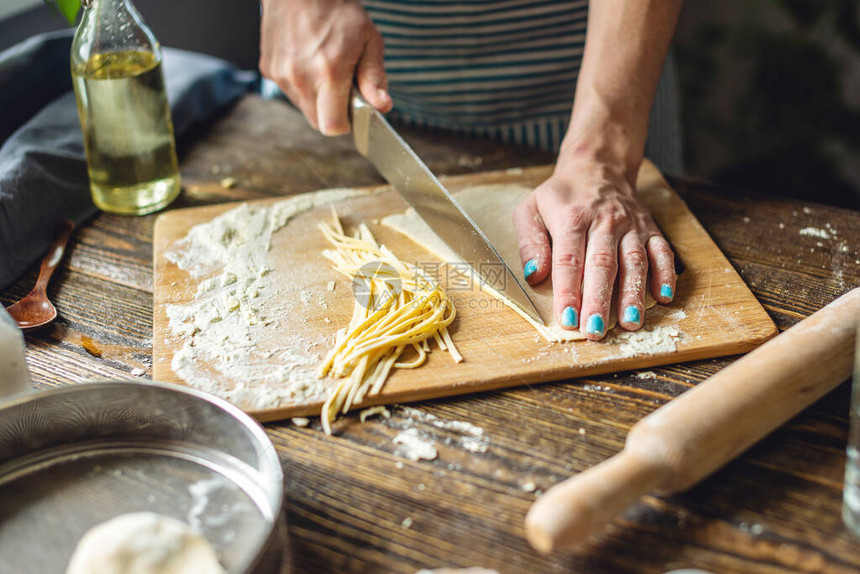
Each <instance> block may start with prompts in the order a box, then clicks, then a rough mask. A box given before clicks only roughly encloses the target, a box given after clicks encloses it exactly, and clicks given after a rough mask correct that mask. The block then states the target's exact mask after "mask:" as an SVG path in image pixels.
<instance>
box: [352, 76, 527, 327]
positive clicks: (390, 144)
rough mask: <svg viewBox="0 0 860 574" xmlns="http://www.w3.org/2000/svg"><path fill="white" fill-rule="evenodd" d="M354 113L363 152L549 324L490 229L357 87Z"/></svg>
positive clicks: (491, 281)
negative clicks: (491, 238) (488, 233)
mask: <svg viewBox="0 0 860 574" xmlns="http://www.w3.org/2000/svg"><path fill="white" fill-rule="evenodd" d="M350 113H351V117H352V133H353V138H354V139H355V147H356V148H357V149H358V151H359V153H360V154H361V155H363V156H365V157H366V158H367V159H369V160H370V162H371V163H372V164H373V165H374V166H375V167H376V169H377V170H378V171H379V173H380V174H382V176H383V177H384V178H385V179H386V180H387V181H388V183H390V184H391V185H392V186H394V188H395V189H396V190H397V191H398V192H400V195H401V196H403V199H405V200H406V203H408V204H409V205H410V206H411V207H412V209H414V210H415V212H416V213H418V215H419V216H420V217H421V219H423V220H424V222H425V223H427V225H428V226H429V227H430V229H432V230H433V231H434V232H435V233H436V235H438V236H439V238H440V239H441V240H442V241H444V242H445V244H446V245H447V246H448V247H449V248H450V249H452V250H453V251H454V252H455V253H457V254H458V255H459V256H460V257H461V258H462V259H463V261H465V262H467V263H468V264H469V265H471V267H472V269H474V270H475V272H476V273H477V274H478V275H479V276H480V277H481V279H483V280H484V281H485V282H486V283H487V284H488V285H489V286H490V287H492V288H493V289H495V290H496V291H499V292H501V293H502V294H503V295H504V296H505V297H507V298H508V299H509V300H510V301H511V302H513V303H514V304H515V305H516V306H517V307H519V308H520V309H521V310H522V311H523V312H524V313H526V314H527V315H528V316H529V317H531V318H532V319H534V320H536V321H538V322H539V323H541V324H544V320H543V318H542V317H541V316H540V313H539V312H538V310H537V308H536V307H535V305H534V303H533V302H532V300H531V298H530V297H529V295H528V292H527V291H526V290H525V287H524V286H523V284H522V283H521V282H520V279H519V277H517V275H516V274H515V273H514V272H513V271H511V269H510V267H508V265H507V264H506V263H505V261H504V260H503V259H502V258H501V256H500V255H499V253H498V251H496V248H495V247H493V245H492V243H490V241H489V240H488V239H487V236H486V235H485V234H484V232H483V231H481V229H480V228H479V227H478V226H477V225H476V224H475V222H474V221H473V220H472V218H471V217H469V214H468V213H466V211H465V210H464V209H463V207H462V206H461V205H460V204H459V203H457V200H456V199H454V196H452V195H451V193H450V192H449V191H448V190H447V189H445V186H444V185H442V183H441V182H439V180H438V179H437V178H436V176H434V175H433V172H431V171H430V169H429V168H428V167H427V166H426V165H425V164H424V162H422V161H421V158H419V157H418V155H417V154H416V153H415V152H414V151H413V150H412V148H411V147H409V145H408V144H407V143H406V142H405V141H404V140H403V138H402V137H400V135H399V134H398V133H397V132H396V131H395V130H394V128H392V127H391V124H389V123H388V121H387V120H386V119H385V117H383V115H382V114H381V113H380V112H379V111H378V110H377V109H376V108H374V107H373V106H372V105H370V104H369V103H368V102H367V100H365V99H364V97H362V95H361V94H360V93H359V92H358V90H357V89H355V88H353V90H352V94H351V96H350ZM500 271H501V272H500Z"/></svg>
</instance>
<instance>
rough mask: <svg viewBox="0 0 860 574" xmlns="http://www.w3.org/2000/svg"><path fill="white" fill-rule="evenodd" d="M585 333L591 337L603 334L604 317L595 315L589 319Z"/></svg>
mask: <svg viewBox="0 0 860 574" xmlns="http://www.w3.org/2000/svg"><path fill="white" fill-rule="evenodd" d="M585 331H586V332H587V333H590V334H591V335H602V334H603V317H601V316H600V315H598V314H597V313H595V314H594V315H592V316H591V317H589V318H588V323H586V324H585Z"/></svg>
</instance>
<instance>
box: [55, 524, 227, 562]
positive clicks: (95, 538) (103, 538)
mask: <svg viewBox="0 0 860 574" xmlns="http://www.w3.org/2000/svg"><path fill="white" fill-rule="evenodd" d="M66 574H225V571H224V569H223V568H221V566H220V565H219V564H218V557H217V556H216V555H215V551H214V550H213V549H212V546H210V545H209V543H208V542H207V541H206V539H205V538H203V537H202V536H200V535H199V534H197V533H196V532H194V531H193V530H191V528H190V527H189V526H188V525H187V524H185V523H184V522H180V521H179V520H176V519H173V518H170V517H168V516H162V515H160V514H154V513H152V512H135V513H131V514H122V515H120V516H117V517H116V518H112V519H111V520H108V521H107V522H103V523H102V524H99V525H97V526H94V527H93V528H91V529H90V530H88V531H87V533H86V534H84V536H83V538H81V540H80V542H78V546H77V547H76V548H75V552H74V553H73V554H72V559H71V560H70V561H69V566H68V568H67V569H66Z"/></svg>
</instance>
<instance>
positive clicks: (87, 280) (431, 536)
mask: <svg viewBox="0 0 860 574" xmlns="http://www.w3.org/2000/svg"><path fill="white" fill-rule="evenodd" d="M403 131H404V134H405V136H406V139H407V140H408V141H409V142H411V143H413V144H414V147H415V148H416V150H417V151H418V153H419V155H421V157H423V158H425V160H426V161H427V163H428V164H429V166H430V168H431V169H432V170H434V171H435V172H437V173H440V174H455V173H467V172H476V171H483V170H492V169H503V168H508V167H513V166H526V165H539V164H546V163H551V162H552V159H553V158H552V157H551V156H549V155H547V154H544V153H540V152H535V151H528V150H523V149H518V148H513V147H509V146H503V145H500V144H495V143H491V142H478V141H472V140H468V139H464V138H459V137H451V136H446V135H443V134H432V133H421V132H413V131H410V130H406V129H404V130H403ZM191 139H192V140H193V141H191V142H190V143H189V142H188V140H186V142H185V145H184V147H183V149H181V164H182V175H183V178H184V185H185V193H184V195H183V196H182V198H181V199H180V200H179V201H178V202H177V203H176V204H175V206H174V207H187V206H192V205H203V204H209V203H217V202H225V201H237V200H245V199H254V198H262V197H270V196H280V195H289V194H293V193H299V192H304V191H310V190H315V189H321V188H326V187H335V186H360V185H369V184H375V183H380V182H381V179H380V177H379V176H378V174H377V173H376V172H375V171H374V169H373V168H372V167H371V166H370V165H369V164H368V163H367V162H366V161H365V160H364V159H363V158H361V157H360V156H359V155H358V154H357V153H356V152H355V151H354V148H353V146H352V143H351V140H350V139H349V138H346V137H344V138H336V139H328V138H324V137H322V136H320V135H318V134H316V133H314V132H312V131H311V130H310V129H309V128H307V127H306V125H305V123H304V120H303V119H302V118H301V116H299V114H298V113H297V112H295V111H294V110H292V109H290V108H289V107H287V106H285V105H284V104H283V103H280V102H267V101H263V100H260V99H258V98H256V97H253V96H249V97H247V98H245V99H244V100H243V101H241V102H240V103H239V104H238V105H237V106H236V107H235V108H234V109H233V110H232V111H230V112H229V113H228V114H227V115H226V116H225V117H223V118H221V119H220V120H219V121H218V122H217V123H216V124H215V125H214V126H212V127H211V129H208V130H200V131H199V133H197V134H195V135H194V137H193V138H191ZM227 177H230V178H233V179H234V180H235V186H234V187H228V186H227V185H226V182H224V183H225V185H222V180H223V179H224V178H227ZM672 184H673V185H674V187H675V188H676V189H677V190H678V191H679V193H680V194H681V195H682V197H683V198H684V199H685V200H686V201H687V203H688V204H689V206H690V208H691V209H692V210H693V212H694V213H695V214H696V215H697V217H698V218H699V219H700V221H701V222H702V224H703V225H704V226H705V228H706V229H707V230H708V232H709V233H710V234H711V235H712V237H713V238H714V240H715V241H716V242H717V244H718V245H719V246H720V248H721V249H722V250H723V252H724V253H725V254H726V255H727V256H728V257H729V259H730V260H731V262H732V264H733V265H734V266H735V267H736V268H737V269H738V271H739V272H740V274H741V275H742V276H743V278H744V280H745V281H746V282H747V283H748V284H749V286H750V288H751V289H752V290H753V292H754V294H755V295H756V297H758V299H759V301H760V302H761V303H762V304H763V305H764V307H765V308H766V309H767V310H768V312H769V313H770V315H771V316H772V318H773V320H774V321H775V322H776V324H777V325H778V326H779V328H780V329H786V328H788V327H790V326H791V325H793V324H794V323H796V322H797V321H799V320H800V319H802V318H803V317H805V316H807V315H809V314H811V313H812V312H814V311H815V310H817V309H819V308H820V307H822V306H824V305H825V304H826V303H828V302H830V301H831V300H833V299H835V298H836V297H837V296H839V295H841V294H842V293H844V292H846V291H848V290H849V289H850V288H852V287H856V286H858V285H860V253H858V248H860V213H858V212H853V211H846V210H840V209H836V208H832V207H828V206H823V205H817V204H810V203H800V202H797V201H790V200H775V199H769V198H765V197H761V196H755V195H752V194H749V193H743V192H740V191H737V190H731V189H724V188H717V187H715V186H713V185H709V184H706V183H702V182H694V181H690V180H685V179H672ZM154 220H155V216H147V217H136V218H130V217H118V216H112V215H105V214H100V215H98V216H97V217H96V218H94V219H93V220H92V221H90V222H89V223H88V224H86V225H85V226H83V227H82V228H81V229H80V230H79V231H78V232H77V235H76V236H75V238H74V239H73V241H72V244H71V252H70V255H69V257H68V259H67V260H66V262H65V263H64V265H63V266H62V267H61V269H60V270H59V271H58V273H57V274H56V275H55V278H54V281H53V283H52V285H51V288H50V294H51V296H52V298H53V300H54V301H55V302H56V304H57V308H58V309H59V313H60V319H59V320H58V321H57V322H56V324H55V325H54V326H53V327H51V328H49V329H48V330H46V331H42V332H40V333H38V334H35V335H31V336H28V337H27V360H28V363H29V366H30V369H31V372H32V375H33V379H34V382H35V384H36V385H37V386H38V387H40V388H48V387H54V386H60V385H66V384H70V383H75V382H79V381H84V380H91V379H104V378H117V377H125V378H127V377H129V376H135V375H137V376H144V377H145V376H148V374H149V369H150V367H151V345H152V261H151V260H152V231H153V222H154ZM804 228H814V229H820V230H825V231H826V232H827V235H828V236H829V239H823V238H821V237H816V236H815V235H812V234H810V232H808V231H807V232H804V233H801V230H802V229H804ZM36 269H37V267H36V266H35V265H34V267H33V269H32V270H31V271H30V272H29V273H27V274H26V275H25V276H24V277H22V278H21V279H20V280H19V281H18V282H16V283H15V284H14V285H13V286H12V287H11V288H9V289H7V290H5V291H3V292H0V302H2V303H3V304H4V305H9V304H10V303H12V302H13V301H14V300H16V299H18V298H19V297H21V296H23V295H24V294H26V292H27V291H29V289H30V287H31V286H32V284H33V282H34V281H35V276H36ZM731 361H732V359H715V360H706V361H698V362H695V363H684V364H678V365H673V366H669V367H663V368H655V369H651V370H649V371H647V372H644V373H636V372H628V373H618V374H615V375H607V376H600V377H594V378H590V379H579V380H571V381H564V382H559V383H552V384H545V385H539V386H535V387H528V388H520V389H515V390H509V391H503V392H494V393H486V394H481V395H475V396H467V397H461V398H454V399H449V400H441V401H434V402H430V403H425V404H421V405H417V408H418V409H419V413H416V412H414V411H409V410H408V409H404V408H402V407H400V408H394V409H393V416H392V418H391V420H384V419H378V418H376V419H371V420H368V421H367V422H365V423H363V424H362V423H359V422H358V418H357V417H356V416H350V417H348V420H347V422H346V423H342V424H341V427H340V428H341V432H340V434H339V435H338V436H334V437H329V436H326V435H324V434H323V433H322V432H321V431H320V430H319V424H318V423H317V422H314V423H312V425H311V426H310V427H308V428H299V427H296V426H293V425H292V424H290V423H289V422H285V423H280V424H269V425H267V430H268V433H269V436H270V437H271V439H272V441H274V443H275V445H276V446H277V448H278V452H279V454H280V457H281V460H282V461H283V465H284V470H285V473H286V489H287V497H286V502H285V511H284V512H285V514H286V519H287V522H288V524H289V546H288V549H287V551H286V552H285V559H284V566H283V571H284V572H291V573H294V574H298V573H323V572H408V573H412V572H415V571H416V570H419V569H421V568H438V567H442V566H458V567H465V566H484V567H487V568H494V569H496V570H498V571H499V572H500V573H502V574H514V573H539V572H540V573H542V572H589V573H592V572H664V571H667V570H672V569H676V568H682V567H696V568H701V569H705V570H711V571H713V572H721V573H728V572H743V573H752V572H782V571H798V572H845V571H855V570H856V571H860V552H858V548H860V543H858V540H856V539H853V538H852V537H850V536H849V535H848V533H847V532H846V530H845V529H844V527H843V525H842V521H841V518H840V508H841V496H842V482H843V469H844V464H845V454H844V450H845V441H846V435H847V411H848V409H847V405H848V399H849V388H848V385H842V386H840V387H839V388H838V389H837V390H835V391H834V392H832V393H831V394H830V395H828V396H827V397H825V398H824V399H822V400H821V401H819V403H817V404H816V405H814V406H812V407H811V408H809V409H807V410H806V411H805V412H803V413H802V414H801V415H800V416H798V417H797V418H795V419H794V420H792V421H791V422H790V423H789V424H787V425H786V426H785V427H784V428H782V429H781V430H779V431H778V432H776V433H774V434H773V435H771V436H770V437H769V438H767V439H766V440H764V441H763V442H761V443H760V444H759V445H757V446H756V447H754V448H753V449H752V450H751V451H749V452H748V453H746V454H745V455H744V456H742V457H741V458H740V459H739V460H737V461H735V462H733V463H731V464H729V465H728V466H727V467H726V468H724V469H723V470H721V471H719V472H717V473H716V474H715V475H713V476H712V477H711V478H709V479H708V480H706V481H705V482H703V483H702V484H700V485H698V486H697V487H695V488H693V489H692V490H690V491H688V492H686V493H684V494H681V495H677V496H671V497H658V496H649V497H646V498H644V499H643V500H642V501H641V503H640V504H638V505H637V506H635V507H634V508H632V509H631V510H630V511H628V512H627V513H626V514H625V515H624V516H623V517H621V518H620V519H618V520H616V521H615V523H614V524H613V525H612V526H611V527H610V528H609V530H607V532H606V533H604V534H603V535H602V536H601V537H600V538H599V539H598V540H597V541H596V542H595V543H594V544H593V545H592V546H591V547H590V548H588V549H582V550H579V551H576V552H571V553H565V554H560V555H555V556H551V557H547V556H541V555H539V554H537V553H536V552H534V551H533V550H532V549H531V548H530V547H529V545H528V544H527V543H526V541H525V539H524V538H523V529H522V521H523V517H524V515H525V513H526V511H527V510H528V508H529V505H530V504H531V503H532V501H533V500H534V499H535V497H536V496H537V495H538V494H539V493H540V491H543V490H545V489H547V488H549V487H550V486H551V485H553V484H555V483H557V482H559V481H560V480H562V479H564V478H566V477H568V476H570V475H572V474H575V473H577V472H580V471H582V470H583V469H586V468H588V467H590V466H592V465H594V464H596V463H598V462H600V461H602V460H604V459H605V458H607V457H609V456H610V455H612V454H614V453H615V452H617V451H619V450H620V449H621V448H622V445H623V442H624V438H625V435H626V433H627V430H628V429H629V428H630V427H631V426H632V425H633V424H634V423H635V422H636V421H638V420H639V419H640V418H642V417H643V416H645V415H646V414H648V413H649V412H651V411H652V410H654V409H655V408H657V407H658V406H660V405H661V404H663V403H665V402H666V401H669V400H671V399H672V398H673V397H676V396H678V395H679V394H681V393H682V392H684V391H685V390H687V389H689V388H690V387H692V386H693V385H695V384H696V383H698V382H700V381H702V380H704V379H706V378H707V377H709V376H710V375H712V374H714V373H716V372H717V371H718V370H720V369H722V368H723V367H725V366H726V365H728V364H729V363H730V362H731ZM430 415H432V417H438V420H433V419H431V417H430ZM440 421H441V422H442V423H445V422H449V421H468V422H470V423H473V424H475V425H477V426H479V427H482V428H483V429H484V431H485V436H486V437H487V438H488V439H489V448H488V449H487V451H486V452H477V453H473V452H469V451H468V450H466V449H464V448H461V447H460V445H461V444H462V443H461V442H460V441H457V440H456V438H457V435H456V432H455V431H453V430H451V429H446V428H444V426H445V425H444V424H437V425H434V424H433V423H434V422H436V423H439V422H440ZM407 426H417V427H418V428H420V429H421V431H422V432H424V433H427V434H428V435H431V436H432V437H433V438H434V439H435V440H436V443H437V446H438V448H439V456H438V458H437V459H436V460H434V461H429V462H428V461H420V462H413V461H410V460H408V459H405V458H402V457H401V456H398V455H397V454H396V453H397V452H400V451H399V450H398V449H397V446H396V445H394V444H392V440H391V439H392V438H393V437H394V436H395V435H396V434H397V433H398V432H399V430H400V429H403V428H406V427H407ZM446 441H447V442H448V443H450V444H446Z"/></svg>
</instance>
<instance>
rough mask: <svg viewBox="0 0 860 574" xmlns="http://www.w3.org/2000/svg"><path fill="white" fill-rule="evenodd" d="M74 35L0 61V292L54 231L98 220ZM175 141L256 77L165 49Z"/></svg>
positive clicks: (45, 39)
mask: <svg viewBox="0 0 860 574" xmlns="http://www.w3.org/2000/svg"><path fill="white" fill-rule="evenodd" d="M71 43H72V32H71V31H63V32H59V33H50V34H45V35H41V36H37V37H34V38H30V39H29V40H27V41H25V42H22V43H21V44H18V45H17V46H13V47H12V48H10V49H8V50H6V51H5V52H2V53H0V86H3V89H2V90H0V142H2V146H0V289H3V288H5V287H7V286H8V285H9V284H11V283H12V282H13V281H14V280H15V279H17V278H18V277H19V276H20V275H21V274H22V273H23V272H24V271H26V270H27V269H28V268H29V267H30V265H32V264H33V262H34V261H36V260H37V259H39V257H41V256H42V254H43V253H44V252H45V251H47V249H48V246H49V245H50V243H51V240H52V239H53V235H54V230H55V229H56V226H57V224H58V223H59V222H60V221H62V220H63V219H72V220H74V221H75V223H76V224H80V223H82V222H83V221H85V220H86V219H87V218H89V217H91V216H92V215H93V214H95V213H96V211H97V210H96V207H95V205H93V202H92V199H91V198H90V192H89V183H88V179H87V170H86V160H85V156H84V144H83V137H82V135H81V127H80V123H79V121H78V112H77V107H76V104H75V96H74V93H73V92H72V91H71V73H70V68H69V54H70V50H71ZM164 79H165V83H166V85H167V96H168V99H169V100H170V109H171V112H172V115H173V127H174V130H175V133H176V138H177V140H178V141H181V140H182V138H183V136H184V135H186V134H187V133H188V132H189V129H190V128H191V127H192V126H194V125H199V124H204V123H206V122H207V121H208V120H210V119H211V118H212V116H214V115H215V114H217V113H218V112H220V111H223V110H224V109H225V108H226V107H227V106H229V105H230V104H232V103H233V102H235V101H236V100H237V99H239V98H240V97H241V96H242V95H243V94H245V93H246V92H248V91H249V90H250V89H252V88H254V87H255V86H256V85H257V82H258V76H257V74H256V73H254V72H247V71H240V70H237V69H236V67H235V66H233V65H232V64H230V63H228V62H226V61H224V60H219V59H217V58H213V57H211V56H206V55H203V54H195V53H191V52H184V51H180V50H172V49H169V48H165V49H164Z"/></svg>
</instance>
